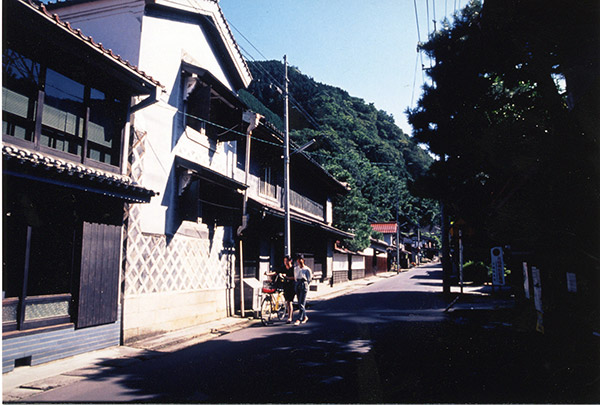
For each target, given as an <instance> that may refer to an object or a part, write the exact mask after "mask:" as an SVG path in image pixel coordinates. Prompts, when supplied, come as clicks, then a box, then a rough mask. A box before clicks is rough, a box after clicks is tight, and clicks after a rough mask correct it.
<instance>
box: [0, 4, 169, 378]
mask: <svg viewBox="0 0 600 405" xmlns="http://www.w3.org/2000/svg"><path fill="white" fill-rule="evenodd" d="M2 12H3V16H2V17H3V24H4V27H3V28H4V29H3V37H2V42H3V48H2V141H3V146H2V163H3V166H2V183H3V184H2V186H3V189H2V197H3V212H2V213H3V221H2V240H3V248H2V363H3V364H2V365H3V372H6V371H10V370H12V369H13V368H14V367H15V366H19V365H35V364H39V363H43V362H47V361H51V360H55V359H58V358H62V357H67V356H72V355H74V354H78V353H83V352H86V351H92V350H96V349H99V348H104V347H108V346H112V345H118V344H119V342H120V336H121V326H122V324H121V316H120V312H121V298H122V296H121V295H120V288H119V286H120V280H121V279H120V276H121V274H120V268H121V265H120V264H121V260H122V240H123V232H122V231H123V218H124V213H125V209H124V208H125V206H129V205H135V204H136V203H147V202H149V201H150V200H151V198H152V197H153V196H155V194H156V193H155V192H154V191H153V190H152V189H151V188H146V187H142V186H140V185H139V184H137V183H136V182H135V181H133V180H132V179H131V178H130V177H129V176H127V175H126V173H127V162H128V151H129V148H128V146H129V140H130V125H129V117H130V114H131V113H132V112H133V111H136V110H139V109H140V108H143V107H144V106H145V105H146V104H148V101H146V100H153V99H154V96H155V95H156V93H157V91H160V83H159V82H158V81H156V80H155V79H153V78H152V77H150V76H148V75H146V74H145V73H144V72H141V71H140V70H139V69H138V68H137V67H135V66H134V65H132V64H130V63H129V62H127V61H125V60H124V59H122V58H121V57H119V56H117V55H116V54H114V53H113V52H112V51H111V50H108V49H107V48H105V47H103V46H102V45H100V44H98V43H97V42H95V41H94V40H93V39H92V37H88V36H86V35H84V34H83V33H82V32H81V31H79V30H77V31H76V30H74V29H73V28H72V27H71V26H70V25H69V24H68V23H66V22H63V21H62V20H61V19H59V18H58V17H57V16H56V15H51V14H50V13H48V12H47V10H46V9H45V7H44V6H43V5H42V6H39V5H37V4H35V3H32V2H27V1H21V0H6V1H4V2H3V8H2ZM132 98H136V104H132ZM142 99H144V101H137V100H142Z"/></svg>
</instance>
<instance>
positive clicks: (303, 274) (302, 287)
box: [294, 254, 312, 325]
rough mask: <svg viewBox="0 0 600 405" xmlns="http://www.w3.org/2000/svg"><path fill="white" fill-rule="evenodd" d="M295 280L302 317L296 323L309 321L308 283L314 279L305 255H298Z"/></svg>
mask: <svg viewBox="0 0 600 405" xmlns="http://www.w3.org/2000/svg"><path fill="white" fill-rule="evenodd" d="M294 280H295V282H296V296H297V297H298V307H299V309H300V317H299V318H298V319H297V320H296V322H294V325H300V324H301V323H306V322H308V316H306V295H307V294H308V285H309V284H310V281H311V280H312V270H311V269H310V267H308V266H307V265H306V264H305V263H304V255H302V254H298V255H297V256H296V267H295V268H294Z"/></svg>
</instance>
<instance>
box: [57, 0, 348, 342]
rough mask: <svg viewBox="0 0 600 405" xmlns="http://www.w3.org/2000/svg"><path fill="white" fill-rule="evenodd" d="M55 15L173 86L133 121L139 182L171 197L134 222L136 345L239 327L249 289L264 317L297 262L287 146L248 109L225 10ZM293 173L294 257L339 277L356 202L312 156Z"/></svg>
mask: <svg viewBox="0 0 600 405" xmlns="http://www.w3.org/2000/svg"><path fill="white" fill-rule="evenodd" d="M52 7H53V8H54V10H55V11H56V12H57V13H59V14H60V15H61V17H63V18H65V19H68V20H69V21H71V22H72V23H73V24H74V25H75V26H77V27H81V28H82V29H84V30H85V31H86V32H91V33H92V34H93V35H94V37H98V38H101V39H102V41H103V43H105V44H108V45H109V46H110V47H112V48H114V49H116V50H117V51H118V52H119V53H121V54H122V55H124V56H125V57H126V58H128V59H130V60H132V61H134V62H135V63H137V64H138V65H139V67H140V68H141V69H144V70H145V71H148V72H152V74H153V75H155V76H156V77H157V78H158V79H159V80H160V81H161V83H163V84H164V86H165V92H164V94H163V96H162V97H160V99H159V100H158V102H157V103H156V104H153V105H151V106H149V107H148V108H146V109H144V110H141V111H139V112H136V113H135V114H134V118H133V126H134V128H135V129H134V130H133V146H132V151H133V157H132V160H131V176H132V178H133V179H134V180H136V181H138V182H139V183H140V184H143V185H144V186H145V187H147V188H149V189H152V190H157V191H159V192H160V198H154V199H152V201H151V203H150V204H147V205H144V206H135V205H133V206H131V207H130V209H129V210H128V221H127V239H126V250H125V252H126V260H125V267H124V272H123V276H124V277H123V297H124V298H123V339H124V341H133V340H136V339H139V338H142V337H144V336H149V335H153V334H158V333H163V332H166V331H170V330H175V329H180V328H184V327H188V326H193V325H197V324H200V323H203V322H207V321H211V320H215V319H219V318H223V317H226V316H232V315H235V314H236V312H237V313H238V314H239V313H240V312H239V311H240V310H241V306H242V305H241V301H242V300H241V291H242V290H241V286H242V285H244V286H245V289H246V288H247V289H248V290H249V293H248V294H247V295H246V298H247V299H248V300H249V302H248V304H247V305H245V308H244V309H252V308H253V307H254V304H253V302H252V301H253V299H254V298H255V292H256V290H257V288H256V287H257V286H258V285H259V283H260V279H261V278H262V274H263V273H264V270H265V269H267V268H270V266H277V265H278V264H279V263H281V259H282V256H283V238H282V234H283V219H282V217H283V206H282V196H281V192H282V171H283V161H282V159H281V156H282V144H283V142H282V139H281V135H280V134H278V133H277V131H276V130H274V129H273V128H270V127H269V126H268V124H266V123H265V122H264V120H263V121H261V122H258V123H257V122H256V119H257V116H256V115H255V114H253V113H251V112H248V111H247V107H246V106H245V105H244V103H242V102H241V101H240V99H239V98H238V96H237V91H238V90H239V89H243V88H246V87H247V86H248V85H249V83H250V81H251V79H252V77H251V75H250V71H249V69H248V66H247V65H246V62H245V60H244V58H243V57H242V55H241V53H240V50H239V49H238V46H237V44H236V42H235V39H234V37H233V35H232V33H231V30H230V29H229V26H228V24H227V21H226V20H225V17H224V15H223V13H222V11H221V9H220V7H219V4H218V2H217V1H215V0H202V1H194V2H189V1H183V0H168V1H167V0H126V1H116V0H96V1H91V0H87V1H86V0H83V1H82V0H78V1H68V0H67V1H62V2H58V3H55V4H53V5H52ZM256 125H258V127H256ZM246 139H252V141H251V148H250V152H251V153H250V154H249V156H250V157H249V168H248V175H246V164H245V159H246V145H247V142H246ZM254 139H256V141H254ZM261 140H262V142H261ZM291 166H292V169H291V173H292V175H291V177H292V180H291V182H292V186H291V190H292V191H291V202H292V204H291V205H292V207H293V208H292V222H293V225H292V233H293V236H292V238H293V240H295V242H293V243H294V251H295V252H303V253H310V260H309V263H310V265H312V266H313V267H314V268H315V270H317V271H320V274H321V276H320V277H321V278H322V277H323V274H326V273H327V269H328V268H329V269H330V268H331V263H332V257H333V253H332V252H333V240H334V238H333V237H332V235H336V236H338V237H339V236H340V235H341V236H345V237H351V235H350V234H348V233H345V232H342V231H339V230H337V229H335V228H333V227H332V226H331V223H332V222H331V221H332V219H331V215H332V202H331V201H332V197H333V196H334V195H335V194H337V193H340V192H341V193H344V192H345V191H346V189H345V186H344V185H342V184H341V183H339V182H337V181H336V180H335V179H333V177H332V176H331V175H329V174H328V173H327V172H326V171H325V170H323V169H322V168H321V167H320V166H318V165H316V164H315V163H314V162H312V161H311V160H310V159H309V158H308V156H306V155H304V154H302V153H298V154H296V155H295V156H294V157H293V159H292V164H291ZM244 211H246V214H247V216H246V217H245V218H246V219H245V220H244V222H242V214H243V213H244ZM242 224H243V225H244V226H242ZM240 241H241V242H242V243H240ZM240 247H241V249H240ZM240 252H241V253H242V256H243V265H242V266H240V262H241V260H240ZM240 269H243V275H244V277H243V278H244V279H245V280H246V281H245V282H244V283H241V282H240V280H241V278H242V277H240ZM253 280H254V281H253Z"/></svg>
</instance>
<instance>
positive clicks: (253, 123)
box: [237, 111, 261, 318]
mask: <svg viewBox="0 0 600 405" xmlns="http://www.w3.org/2000/svg"><path fill="white" fill-rule="evenodd" d="M260 118H261V115H260V114H257V113H255V112H252V111H244V114H243V116H242V120H243V121H244V122H247V123H248V124H249V125H248V128H247V129H246V162H245V170H244V172H245V173H244V184H245V185H246V189H245V190H244V200H243V203H242V224H241V225H240V226H239V227H238V229H237V235H238V237H239V239H240V316H241V317H242V318H243V317H244V316H245V314H246V308H245V305H244V242H243V239H242V234H243V232H244V230H245V229H246V228H247V227H248V214H247V208H248V177H249V176H250V142H251V139H252V131H253V130H254V129H255V128H256V127H257V126H258V123H259V121H260Z"/></svg>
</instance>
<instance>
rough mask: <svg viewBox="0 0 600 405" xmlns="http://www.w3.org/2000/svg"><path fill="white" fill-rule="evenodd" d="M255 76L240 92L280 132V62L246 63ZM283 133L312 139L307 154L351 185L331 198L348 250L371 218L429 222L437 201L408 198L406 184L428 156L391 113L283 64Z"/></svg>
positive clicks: (363, 241)
mask: <svg viewBox="0 0 600 405" xmlns="http://www.w3.org/2000/svg"><path fill="white" fill-rule="evenodd" d="M249 66H250V69H251V71H252V75H253V77H254V80H253V81H252V83H251V85H250V87H249V89H248V92H245V91H241V92H240V98H242V99H243V100H244V101H245V102H246V103H247V104H248V105H249V106H250V107H252V108H253V109H255V110H256V111H257V112H259V113H261V114H263V115H265V116H266V117H267V119H268V120H269V121H271V122H272V123H273V124H274V125H276V126H277V127H279V128H280V129H282V130H283V119H282V115H283V114H282V113H283V96H282V95H281V93H280V89H279V88H278V87H277V86H278V84H279V83H281V82H283V77H284V67H283V64H282V63H281V62H279V61H265V62H251V63H249ZM288 79H289V85H288V88H289V93H290V107H289V111H290V117H289V122H290V137H291V139H292V140H293V141H294V142H296V143H297V144H299V145H302V144H304V143H306V142H308V141H309V140H311V139H315V140H316V141H317V142H316V144H315V145H313V146H312V147H311V148H309V149H308V151H307V153H308V154H309V155H310V156H311V157H312V158H314V159H315V160H316V161H317V162H319V163H320V164H321V165H323V166H324V167H325V168H326V169H327V170H329V171H330V172H331V173H332V174H333V175H334V176H336V177H337V178H338V179H339V180H341V181H346V182H348V183H349V184H350V186H351V187H352V191H351V192H350V194H349V195H348V196H346V197H344V198H343V199H341V200H340V201H337V202H336V205H335V207H336V208H335V211H334V222H335V225H336V226H338V227H340V228H342V229H346V230H350V231H351V232H354V233H355V234H356V239H355V240H354V241H347V244H348V246H349V247H350V248H355V249H360V248H364V247H366V246H367V245H368V243H369V242H368V240H369V236H370V235H371V228H370V226H369V223H370V222H376V221H389V220H393V219H395V215H396V206H397V205H399V206H400V218H401V222H407V223H408V224H420V225H422V226H426V225H429V224H430V223H431V222H432V220H434V219H435V217H437V215H438V208H437V204H436V203H434V202H432V201H430V200H423V199H419V198H415V197H413V196H411V195H410V194H409V192H408V190H407V185H409V184H411V183H412V182H413V181H414V180H415V179H416V178H417V177H419V176H421V175H422V174H424V173H425V172H426V170H427V168H428V167H429V165H430V164H431V162H432V159H431V157H430V156H429V155H428V154H427V153H426V152H425V151H423V150H422V149H421V148H420V147H419V146H418V145H417V144H416V142H414V140H413V139H412V138H411V137H409V136H407V135H406V134H405V133H404V132H403V131H402V130H401V129H400V128H399V127H398V126H396V124H395V123H394V119H393V117H392V116H391V115H389V114H388V113H386V112H385V111H382V110H377V108H376V107H375V106H374V105H373V104H367V103H365V102H364V100H362V99H360V98H357V97H352V96H350V95H349V94H348V93H347V92H346V91H344V90H342V89H340V88H337V87H333V86H329V85H326V84H322V83H318V82H316V81H315V80H314V79H312V78H310V77H308V76H306V75H304V74H302V73H301V72H300V71H299V70H298V69H297V68H295V67H291V68H289V69H288Z"/></svg>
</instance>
